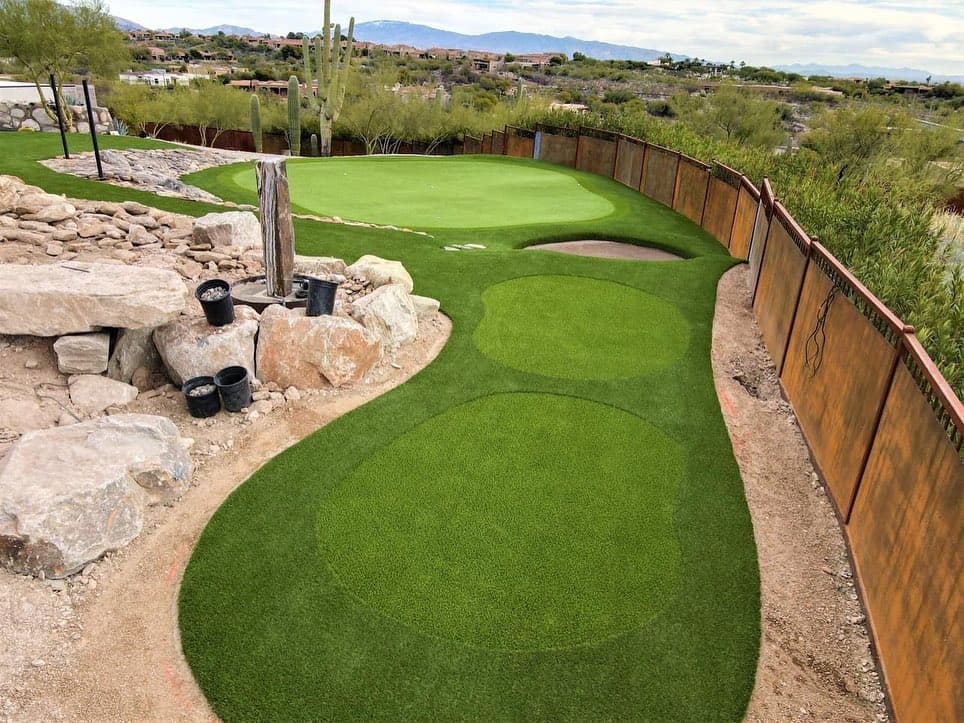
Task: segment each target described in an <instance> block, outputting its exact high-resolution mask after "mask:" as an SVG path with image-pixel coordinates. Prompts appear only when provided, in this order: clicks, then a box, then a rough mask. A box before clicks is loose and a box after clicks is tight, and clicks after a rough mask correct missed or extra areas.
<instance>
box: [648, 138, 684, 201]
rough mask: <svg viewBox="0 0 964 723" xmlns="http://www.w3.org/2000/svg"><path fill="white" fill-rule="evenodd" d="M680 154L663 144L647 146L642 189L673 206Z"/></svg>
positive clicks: (655, 198)
mask: <svg viewBox="0 0 964 723" xmlns="http://www.w3.org/2000/svg"><path fill="white" fill-rule="evenodd" d="M679 158H680V154H679V153H676V152H675V151H671V150H669V149H668V148H663V147H662V146H654V145H652V144H649V145H647V146H646V159H645V161H644V162H643V181H642V187H641V188H640V191H642V192H643V194H645V195H647V196H649V197H650V198H652V199H654V200H656V201H659V202H660V203H662V204H664V205H666V206H670V207H672V205H673V194H674V192H675V191H676V171H677V169H678V168H679Z"/></svg>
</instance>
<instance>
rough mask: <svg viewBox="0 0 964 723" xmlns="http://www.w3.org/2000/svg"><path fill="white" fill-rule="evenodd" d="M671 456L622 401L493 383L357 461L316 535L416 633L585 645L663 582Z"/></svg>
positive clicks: (341, 573) (679, 471) (360, 585)
mask: <svg viewBox="0 0 964 723" xmlns="http://www.w3.org/2000/svg"><path fill="white" fill-rule="evenodd" d="M627 449H636V450H638V454H636V455H633V456H632V457H629V458H627V456H626V450H627ZM587 450H592V454H587V453H586V451H587ZM685 466H686V462H685V458H684V455H683V452H682V450H681V448H680V446H679V445H678V444H677V443H676V442H674V441H673V440H672V439H671V438H670V437H668V436H667V435H665V434H664V433H663V432H661V431H660V430H658V429H657V428H656V427H654V426H653V425H651V424H649V423H648V422H645V421H644V420H642V419H640V418H639V417H636V416H634V415H632V414H629V413H627V412H624V411H621V410H618V409H615V408H614V407H610V406H607V405H603V404H599V403H596V402H590V401H586V400H581V399H575V398H572V397H563V396H556V395H550V394H521V393H520V394H498V395H493V396H489V397H484V398H482V399H477V400H475V401H472V402H469V403H466V404H462V405H460V406H457V407H453V408H451V409H449V410H448V411H446V412H444V413H443V414H441V415H439V416H437V417H434V418H432V419H430V420H428V421H427V422H424V423H423V424H421V425H419V426H418V427H417V428H416V429H414V430H413V431H412V432H409V433H408V434H406V435H404V436H403V437H401V438H400V439H398V440H396V441H395V442H393V443H392V444H390V445H389V446H387V447H385V448H384V449H382V450H381V451H379V452H377V453H376V454H374V455H372V456H371V457H369V458H368V459H367V460H365V462H363V463H362V465H361V466H360V467H358V469H357V470H355V472H354V473H352V474H351V475H350V476H349V477H347V478H346V479H345V480H344V481H343V482H342V483H341V484H340V485H339V486H338V487H337V488H336V489H335V490H334V491H333V492H332V493H331V494H330V496H328V498H327V499H326V501H325V503H324V505H323V507H322V509H321V512H320V515H319V535H320V539H321V544H322V547H323V550H324V554H325V556H326V558H327V561H328V564H329V566H330V568H331V569H332V571H333V573H334V574H335V576H336V578H337V579H338V580H339V581H340V582H341V584H342V585H344V586H345V587H347V588H348V589H349V590H350V591H351V592H352V593H353V594H355V595H356V596H357V597H359V598H361V599H362V600H364V601H365V602H366V603H368V604H369V605H371V606H372V607H374V608H376V609H378V610H379V611H380V612H382V613H383V614H384V615H386V616H388V617H390V618H393V619H395V620H399V621H402V622H404V623H405V624H407V625H410V626H412V627H414V628H416V629H418V630H420V631H422V632H425V633H428V634H430V635H434V636H439V637H444V638H447V639H452V640H456V641H459V642H462V643H468V644H470V645H475V646H480V647H485V648H495V649H503V650H505V649H511V650H524V649H533V648H540V649H542V648H559V647H568V646H572V645H576V644H587V643H592V642H596V641H598V640H600V639H601V638H606V637H610V636H613V635H616V634H618V633H622V632H625V631H627V630H629V629H632V628H635V627H638V626H640V625H642V624H644V623H646V622H647V621H649V620H650V619H652V618H653V617H654V616H655V615H656V614H658V613H659V612H660V611H661V610H662V609H663V607H664V605H665V604H666V602H667V601H668V600H669V599H670V598H671V597H672V596H673V594H674V593H675V592H676V589H677V585H678V580H679V567H680V552H679V541H678V539H677V536H676V531H675V529H674V525H673V515H674V505H675V500H676V491H677V487H678V486H679V483H680V480H681V478H682V475H683V470H684V469H685Z"/></svg>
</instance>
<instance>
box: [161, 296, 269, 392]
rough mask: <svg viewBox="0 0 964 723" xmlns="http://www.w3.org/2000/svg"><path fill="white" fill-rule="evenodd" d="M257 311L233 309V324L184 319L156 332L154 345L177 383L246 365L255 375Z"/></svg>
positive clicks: (194, 318) (244, 308) (246, 307)
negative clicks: (217, 324)
mask: <svg viewBox="0 0 964 723" xmlns="http://www.w3.org/2000/svg"><path fill="white" fill-rule="evenodd" d="M257 333H258V312H256V311H255V310H254V309H252V308H251V307H250V306H236V307H234V321H233V322H231V323H230V324H226V325H224V326H211V325H210V324H208V323H207V320H206V319H205V318H204V317H203V316H182V317H181V318H179V319H176V320H175V321H172V322H171V323H170V324H165V325H164V326H162V327H160V328H158V329H156V330H155V331H154V344H155V346H156V347H157V351H158V352H159V353H160V355H161V359H162V360H163V361H164V366H165V368H166V369H167V373H168V376H170V377H171V381H173V382H174V383H175V384H183V383H184V382H185V381H187V380H188V379H191V378H192V377H201V376H214V375H215V374H216V373H217V372H219V371H220V370H221V369H224V368H225V367H230V366H243V367H244V368H245V369H247V370H248V373H249V374H250V375H251V376H254V369H255V367H254V338H255V336H256V335H257Z"/></svg>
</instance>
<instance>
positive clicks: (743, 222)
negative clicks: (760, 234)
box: [729, 184, 759, 259]
mask: <svg viewBox="0 0 964 723" xmlns="http://www.w3.org/2000/svg"><path fill="white" fill-rule="evenodd" d="M758 205H759V201H758V197H757V196H754V195H753V193H752V192H751V190H750V189H749V188H747V186H746V184H742V185H741V186H740V193H739V197H738V199H737V202H736V216H735V218H734V219H733V228H732V229H731V231H730V244H729V248H730V256H733V257H735V258H738V259H745V258H748V257H749V255H750V241H751V240H752V239H753V225H754V224H755V223H756V210H757V206H758Z"/></svg>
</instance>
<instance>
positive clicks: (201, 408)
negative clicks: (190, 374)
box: [181, 377, 221, 419]
mask: <svg viewBox="0 0 964 723" xmlns="http://www.w3.org/2000/svg"><path fill="white" fill-rule="evenodd" d="M207 385H210V387H211V389H210V391H205V392H204V393H203V394H192V393H191V392H192V391H194V390H195V389H201V388H202V387H205V386H207ZM181 391H182V392H184V401H186V402H187V411H188V412H190V414H191V416H192V417H198V418H200V419H204V418H205V417H213V416H214V415H215V414H217V413H218V412H220V411H221V397H220V396H219V395H218V387H217V384H215V383H214V377H194V378H193V379H188V380H187V381H186V382H184V384H182V385H181Z"/></svg>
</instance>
